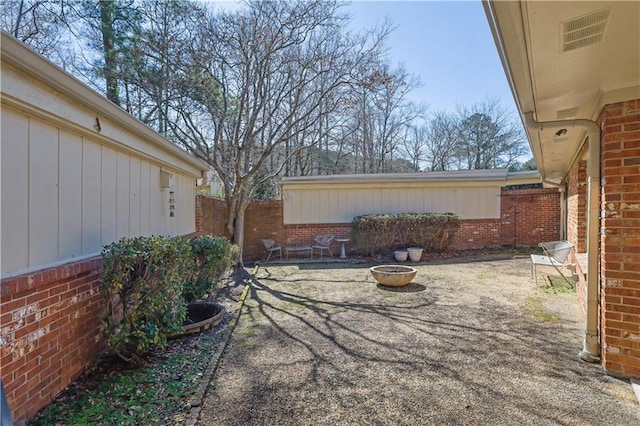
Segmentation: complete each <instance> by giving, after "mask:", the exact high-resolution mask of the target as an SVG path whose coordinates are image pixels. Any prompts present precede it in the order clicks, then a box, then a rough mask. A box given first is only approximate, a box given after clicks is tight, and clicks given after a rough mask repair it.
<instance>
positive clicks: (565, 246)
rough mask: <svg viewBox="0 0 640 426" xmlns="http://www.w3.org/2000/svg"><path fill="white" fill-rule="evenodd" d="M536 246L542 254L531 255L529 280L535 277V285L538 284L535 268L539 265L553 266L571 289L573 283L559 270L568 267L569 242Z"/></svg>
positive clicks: (571, 245) (545, 243)
mask: <svg viewBox="0 0 640 426" xmlns="http://www.w3.org/2000/svg"><path fill="white" fill-rule="evenodd" d="M538 246H539V247H540V248H542V251H543V253H544V254H532V255H531V278H533V277H535V279H536V284H538V271H537V266H538V265H541V266H553V267H554V268H555V270H556V271H558V273H559V274H560V275H561V276H562V278H564V280H565V281H566V282H567V283H569V284H570V285H571V286H572V287H573V285H574V283H573V282H572V281H570V280H569V279H568V278H567V277H565V275H564V274H563V273H562V270H561V268H564V267H567V266H569V265H568V264H567V263H566V262H567V259H568V258H569V253H571V250H572V249H573V244H571V243H570V242H569V241H547V242H544V243H540V244H538Z"/></svg>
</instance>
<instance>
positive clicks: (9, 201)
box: [0, 108, 29, 270]
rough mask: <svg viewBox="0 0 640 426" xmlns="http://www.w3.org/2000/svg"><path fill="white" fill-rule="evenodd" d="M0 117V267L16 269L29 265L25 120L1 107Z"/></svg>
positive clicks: (27, 162)
mask: <svg viewBox="0 0 640 426" xmlns="http://www.w3.org/2000/svg"><path fill="white" fill-rule="evenodd" d="M1 117H2V122H1V123H0V125H1V127H2V132H1V133H2V140H1V142H0V143H1V145H0V157H1V158H2V163H1V164H0V167H1V170H0V171H1V173H2V174H1V175H0V179H1V185H0V186H1V187H0V193H1V194H2V204H1V209H2V210H1V214H2V217H1V220H0V223H1V226H2V244H1V248H0V250H1V251H2V268H3V270H4V269H5V268H6V269H8V270H19V269H22V268H26V267H27V266H28V265H29V241H28V235H29V227H28V221H27V218H26V216H27V215H28V211H29V141H28V135H29V119H28V118H27V117H25V116H23V115H21V114H19V113H17V112H14V111H12V110H7V109H4V108H3V109H2V116H1Z"/></svg>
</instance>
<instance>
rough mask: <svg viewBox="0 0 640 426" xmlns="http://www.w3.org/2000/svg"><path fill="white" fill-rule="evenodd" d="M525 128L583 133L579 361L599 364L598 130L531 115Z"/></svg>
mask: <svg viewBox="0 0 640 426" xmlns="http://www.w3.org/2000/svg"><path fill="white" fill-rule="evenodd" d="M524 117H525V122H526V124H527V127H529V128H531V129H535V130H538V131H541V130H543V129H544V128H545V126H547V127H549V126H553V127H569V128H571V127H581V128H584V129H585V130H587V132H588V140H589V159H588V167H587V174H588V180H587V206H588V208H587V261H588V266H587V324H586V333H585V338H584V344H583V347H582V350H581V351H580V354H579V356H580V359H582V360H583V361H586V362H599V361H600V340H599V337H598V331H599V330H598V322H599V321H598V304H599V294H598V292H599V285H598V283H599V277H600V275H599V269H598V266H599V260H600V253H599V248H600V242H599V236H600V235H599V228H600V126H599V125H598V123H596V122H595V121H592V120H586V119H576V120H561V121H547V122H542V123H539V122H536V121H535V120H534V118H533V113H532V112H528V113H525V114H524Z"/></svg>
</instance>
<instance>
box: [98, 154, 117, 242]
mask: <svg viewBox="0 0 640 426" xmlns="http://www.w3.org/2000/svg"><path fill="white" fill-rule="evenodd" d="M101 152H102V161H101V164H102V167H101V179H100V181H101V186H100V195H101V196H100V244H101V245H102V246H104V245H106V244H109V243H110V242H112V241H115V240H116V239H117V235H116V179H115V176H116V174H117V160H116V158H117V155H118V153H117V152H116V151H115V150H114V149H111V148H107V147H104V146H103V147H102V150H101Z"/></svg>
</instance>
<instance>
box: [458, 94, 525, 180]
mask: <svg viewBox="0 0 640 426" xmlns="http://www.w3.org/2000/svg"><path fill="white" fill-rule="evenodd" d="M458 115H459V120H460V121H459V124H458V133H459V137H460V141H459V145H458V149H457V165H458V168H460V169H469V170H471V169H495V168H508V167H510V166H512V165H514V164H515V163H516V162H517V159H518V158H519V157H521V156H522V155H523V154H525V153H526V144H525V138H524V135H523V133H522V130H521V128H520V126H519V125H518V123H517V122H516V120H515V119H513V117H511V116H510V114H509V113H508V112H507V110H505V109H504V108H503V107H502V106H501V105H500V103H499V102H498V101H497V100H486V101H483V102H480V103H477V104H475V105H473V106H471V107H470V108H460V109H459V111H458Z"/></svg>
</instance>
